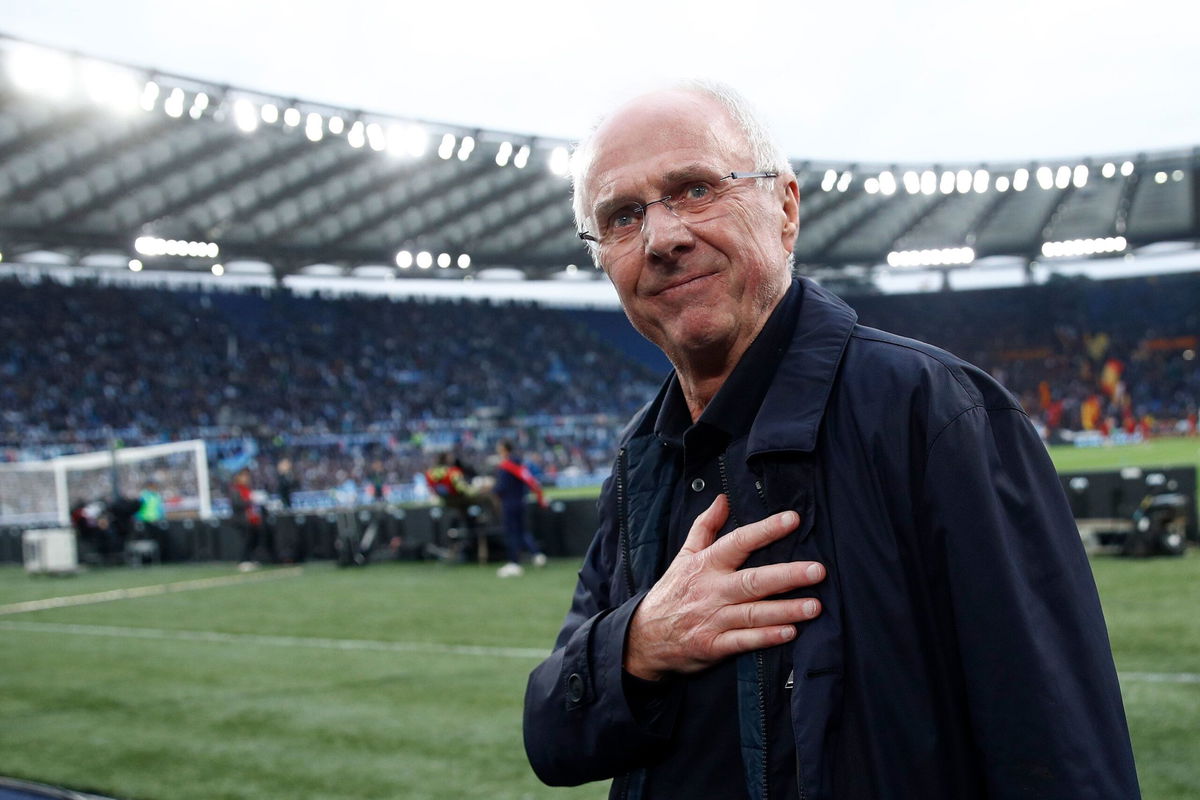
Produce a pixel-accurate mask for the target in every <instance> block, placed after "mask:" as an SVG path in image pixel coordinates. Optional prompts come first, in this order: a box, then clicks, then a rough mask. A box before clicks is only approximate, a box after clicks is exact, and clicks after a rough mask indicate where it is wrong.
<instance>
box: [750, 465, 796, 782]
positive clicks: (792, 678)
mask: <svg viewBox="0 0 1200 800" xmlns="http://www.w3.org/2000/svg"><path fill="white" fill-rule="evenodd" d="M754 489H755V490H756V491H757V492H758V499H759V500H761V501H762V504H763V508H764V509H767V510H770V509H769V507H768V506H767V492H766V490H765V489H764V488H763V482H762V480H761V479H759V480H755V481H754ZM795 686H796V668H795V667H792V669H791V671H790V672H788V676H787V681H785V682H784V684H783V688H784V689H785V690H787V691H789V692H790V691H791V690H792V689H794V688H795ZM787 701H788V703H789V704H790V703H791V702H792V699H791V697H790V696H789V697H788V698H787ZM764 718H765V717H764ZM795 747H796V754H795V758H796V792H797V793H798V794H799V796H800V800H808V793H807V792H806V791H804V773H802V772H801V771H800V743H799V742H796V743H795Z"/></svg>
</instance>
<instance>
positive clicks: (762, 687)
mask: <svg viewBox="0 0 1200 800" xmlns="http://www.w3.org/2000/svg"><path fill="white" fill-rule="evenodd" d="M717 468H718V469H719V470H720V473H721V491H722V492H723V493H724V494H725V497H726V498H727V499H728V500H729V519H730V520H731V521H732V522H733V526H734V527H735V528H739V527H741V522H739V521H738V517H737V512H736V511H734V506H733V489H732V487H731V486H730V483H729V470H728V469H727V467H726V465H725V453H722V454H721V455H720V456H718V457H717ZM755 487H756V488H757V489H758V490H759V495H760V496H761V494H762V487H761V486H760V485H759V482H757V481H756V482H755ZM754 665H755V669H756V671H757V674H758V725H759V733H760V734H761V736H762V795H761V798H762V800H767V798H768V797H769V796H770V791H769V788H768V774H767V773H768V767H769V758H768V754H769V752H770V750H769V749H768V747H767V690H766V680H767V678H766V672H767V663H766V657H765V656H764V655H763V652H762V651H761V650H756V651H754Z"/></svg>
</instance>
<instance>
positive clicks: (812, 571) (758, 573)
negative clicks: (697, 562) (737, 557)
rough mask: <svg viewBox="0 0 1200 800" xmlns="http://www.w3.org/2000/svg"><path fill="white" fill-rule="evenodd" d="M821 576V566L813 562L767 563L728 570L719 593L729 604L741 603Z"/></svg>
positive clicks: (818, 578)
mask: <svg viewBox="0 0 1200 800" xmlns="http://www.w3.org/2000/svg"><path fill="white" fill-rule="evenodd" d="M824 579H825V567H824V566H822V565H821V564H819V563H817V562H816V561H789V562H786V563H783V564H768V565H766V566H763V567H752V568H750V569H742V570H738V571H737V572H734V573H731V574H730V575H729V576H727V577H726V578H725V579H724V585H723V586H722V590H721V596H722V597H724V598H725V599H727V600H728V601H730V602H731V603H745V602H747V601H750V600H760V599H762V598H764V597H770V596H771V595H775V594H783V593H784V592H790V591H791V590H792V589H800V588H803V587H805V586H812V585H813V584H815V583H820V582H821V581H823V580H824Z"/></svg>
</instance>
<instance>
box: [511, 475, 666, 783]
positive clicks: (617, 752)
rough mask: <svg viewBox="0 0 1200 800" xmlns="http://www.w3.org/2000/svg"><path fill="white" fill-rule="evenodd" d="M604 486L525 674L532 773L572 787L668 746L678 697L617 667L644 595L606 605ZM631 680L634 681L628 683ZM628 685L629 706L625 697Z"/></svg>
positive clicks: (609, 548)
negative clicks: (554, 631) (544, 650)
mask: <svg viewBox="0 0 1200 800" xmlns="http://www.w3.org/2000/svg"><path fill="white" fill-rule="evenodd" d="M611 500H612V498H611V486H610V485H607V484H606V485H605V488H604V492H603V493H602V495H601V500H600V529H599V532H598V533H597V534H596V537H595V539H594V540H593V541H592V545H591V547H590V548H589V550H588V554H587V556H586V558H585V559H584V563H583V567H582V568H581V569H580V572H579V580H578V583H577V585H576V588H575V595H574V598H573V599H572V602H571V610H570V611H569V612H568V613H567V617H566V621H565V622H564V623H563V627H562V630H561V631H560V632H559V634H558V639H557V642H556V644H555V647H554V651H553V652H552V653H551V654H550V656H549V658H547V659H546V660H545V661H543V662H542V663H541V664H540V665H538V666H537V668H535V669H534V670H533V672H532V674H530V676H529V683H528V686H527V687H526V690H525V720H524V734H525V752H526V754H527V755H528V757H529V763H530V764H531V765H532V766H533V770H534V772H535V773H537V776H538V777H539V778H541V780H542V781H544V782H545V783H547V784H550V785H552V786H575V785H578V784H581V783H587V782H588V781H595V780H602V779H605V778H612V777H615V776H617V775H621V774H624V773H626V772H629V771H631V770H633V769H635V768H637V767H640V766H642V765H644V764H646V763H647V762H648V760H649V759H651V758H653V757H654V756H655V755H657V754H658V753H660V752H661V751H662V749H663V747H664V746H665V745H666V744H667V743H668V742H669V741H670V731H671V730H672V728H673V723H674V718H675V712H676V709H677V707H678V699H679V697H678V694H679V692H678V691H677V690H676V689H675V687H673V686H670V685H664V686H663V687H662V692H661V693H655V692H653V691H647V687H646V686H645V685H644V683H641V682H639V685H637V686H632V685H631V678H630V677H628V676H626V675H625V673H624V670H623V669H622V663H623V656H624V649H625V633H626V630H627V629H628V627H629V620H630V618H631V617H632V616H633V612H634V610H636V608H637V606H638V604H639V603H640V602H641V600H642V598H643V597H644V596H645V595H644V593H639V594H635V595H634V596H633V597H631V598H630V599H628V600H625V601H624V602H620V603H618V604H616V605H613V594H614V592H613V587H612V586H611V581H612V580H613V576H615V575H616V567H617V566H618V563H617V545H618V543H617V530H616V524H615V519H614V516H615V514H614V511H613V508H612V506H613V503H612V502H611ZM632 681H636V679H632ZM626 688H630V689H631V691H630V696H631V697H632V698H633V700H632V705H631V702H630V701H629V700H627V699H626Z"/></svg>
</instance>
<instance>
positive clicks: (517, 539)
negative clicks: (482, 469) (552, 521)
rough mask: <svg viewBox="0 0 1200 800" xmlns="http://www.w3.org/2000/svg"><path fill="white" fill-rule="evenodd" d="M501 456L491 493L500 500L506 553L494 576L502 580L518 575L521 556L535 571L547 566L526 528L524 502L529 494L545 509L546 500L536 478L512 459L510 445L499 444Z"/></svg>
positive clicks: (527, 468)
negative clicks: (526, 556)
mask: <svg viewBox="0 0 1200 800" xmlns="http://www.w3.org/2000/svg"><path fill="white" fill-rule="evenodd" d="M496 452H497V453H498V454H499V455H500V465H499V467H497V469H496V484H495V486H494V488H493V489H492V491H493V492H495V494H496V496H497V497H498V498H500V512H501V516H502V517H503V519H504V547H505V549H506V551H507V553H508V562H507V563H506V564H505V565H504V566H502V567H500V569H499V570H498V571H497V572H496V574H497V575H499V576H500V577H501V578H512V577H516V576H518V575H520V574H521V573H522V572H523V570H522V569H521V553H522V551H527V552H529V553H530V554H531V555H532V557H533V564H534V566H537V567H542V566H545V565H546V555H545V553H543V552H542V548H541V547H539V546H538V543H537V541H536V540H535V539H534V538H533V536H532V535H531V534H530V533H529V531H528V530H527V529H526V527H525V498H526V496H527V495H528V494H529V493H530V492H533V494H534V495H535V496H536V497H537V501H538V505H540V506H542V507H543V508H544V507H545V505H546V497H545V495H543V494H542V486H541V484H539V483H538V481H537V478H535V477H533V473H531V472H530V471H529V467H526V466H525V465H524V464H522V463H521V461H520V459H518V458H517V457H515V456H514V455H513V446H512V442H509V441H501V442H500V443H499V444H498V445H497V446H496Z"/></svg>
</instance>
